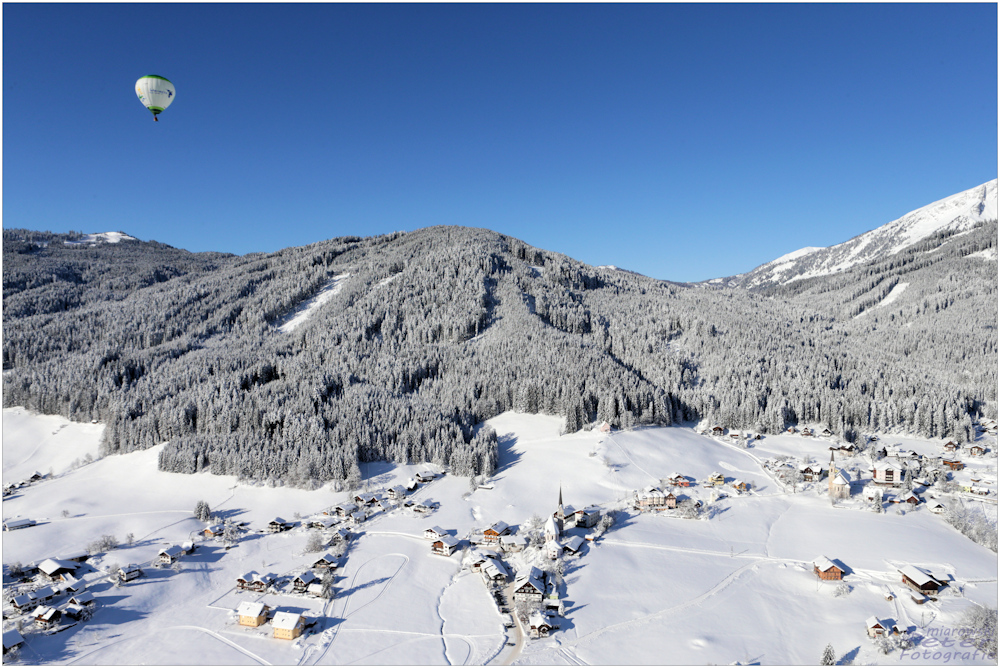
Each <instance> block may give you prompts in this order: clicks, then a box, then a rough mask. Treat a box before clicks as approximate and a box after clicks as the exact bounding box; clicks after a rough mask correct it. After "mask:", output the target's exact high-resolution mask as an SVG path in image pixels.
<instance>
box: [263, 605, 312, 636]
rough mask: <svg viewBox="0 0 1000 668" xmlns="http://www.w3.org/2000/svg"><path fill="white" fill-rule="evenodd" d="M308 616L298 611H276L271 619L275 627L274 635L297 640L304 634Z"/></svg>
mask: <svg viewBox="0 0 1000 668" xmlns="http://www.w3.org/2000/svg"><path fill="white" fill-rule="evenodd" d="M305 625H306V618H305V617H303V616H302V615H300V614H299V613H297V612H276V613H274V618H273V619H272V620H271V626H272V627H274V637H275V638H282V639H284V640H295V639H296V638H298V637H299V636H300V635H302V630H303V629H304V628H305Z"/></svg>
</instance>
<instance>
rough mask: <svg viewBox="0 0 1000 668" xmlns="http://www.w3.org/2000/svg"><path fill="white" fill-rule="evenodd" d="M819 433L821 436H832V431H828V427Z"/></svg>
mask: <svg viewBox="0 0 1000 668" xmlns="http://www.w3.org/2000/svg"><path fill="white" fill-rule="evenodd" d="M820 435H821V436H833V432H832V431H830V430H829V429H824V430H823V431H822V432H820Z"/></svg>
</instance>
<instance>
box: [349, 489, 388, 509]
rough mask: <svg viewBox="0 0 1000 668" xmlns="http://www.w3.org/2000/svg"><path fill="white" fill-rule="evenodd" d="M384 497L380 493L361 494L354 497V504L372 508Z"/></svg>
mask: <svg viewBox="0 0 1000 668" xmlns="http://www.w3.org/2000/svg"><path fill="white" fill-rule="evenodd" d="M383 498H384V497H383V496H382V492H361V493H359V494H356V495H355V496H354V503H357V504H358V505H365V506H374V505H376V504H377V503H378V502H379V501H381V500H382V499H383Z"/></svg>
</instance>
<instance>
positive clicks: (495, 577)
mask: <svg viewBox="0 0 1000 668" xmlns="http://www.w3.org/2000/svg"><path fill="white" fill-rule="evenodd" d="M480 573H482V575H483V579H484V580H486V581H487V582H494V583H497V584H503V583H505V582H506V581H507V576H508V573H507V569H506V568H505V567H504V565H503V564H502V563H501V562H499V561H493V560H492V559H488V560H487V563H486V564H485V565H483V567H482V569H481V570H480Z"/></svg>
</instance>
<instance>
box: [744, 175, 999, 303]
mask: <svg viewBox="0 0 1000 668" xmlns="http://www.w3.org/2000/svg"><path fill="white" fill-rule="evenodd" d="M996 217H997V181H996V179H994V180H992V181H990V182H988V183H984V184H983V185H981V186H977V187H975V188H971V189H969V190H966V191H964V192H961V193H958V194H957V195H952V196H951V197H946V198H945V199H942V200H939V201H937V202H934V203H933V204H928V205H927V206H924V207H921V208H919V209H917V210H916V211H911V212H910V213H908V214H906V215H905V216H903V217H902V218H899V219H898V220H894V221H892V222H891V223H887V224H885V225H883V226H882V227H879V228H877V229H874V230H871V231H870V232H865V233H864V234H861V235H858V236H856V237H854V238H853V239H851V240H850V241H845V242H844V243H842V244H837V245H836V246H830V247H829V248H814V247H807V248H802V249H799V250H797V251H793V252H791V253H788V254H787V255H783V256H781V257H779V258H778V259H777V260H772V261H771V262H768V263H767V264H763V265H761V266H759V267H757V268H756V269H754V270H753V271H751V272H748V273H746V274H740V275H739V276H735V277H733V279H731V280H730V284H731V285H742V286H744V287H747V288H756V287H761V286H764V285H770V284H774V283H779V284H786V283H791V282H792V281H797V280H801V279H804V278H813V277H815V276H828V275H830V274H835V273H837V272H838V271H844V270H846V269H849V268H850V267H853V266H855V265H857V264H861V263H863V262H869V261H871V260H876V259H880V258H884V257H887V256H889V255H894V254H896V253H898V252H899V251H901V250H903V249H904V248H906V247H907V246H910V245H912V244H914V243H916V242H918V241H920V240H922V239H926V238H927V237H929V236H931V235H933V234H936V233H938V232H943V231H955V232H961V231H964V230H968V229H970V228H972V227H973V226H974V225H976V224H977V223H980V222H982V221H984V220H991V219H994V218H996Z"/></svg>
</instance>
